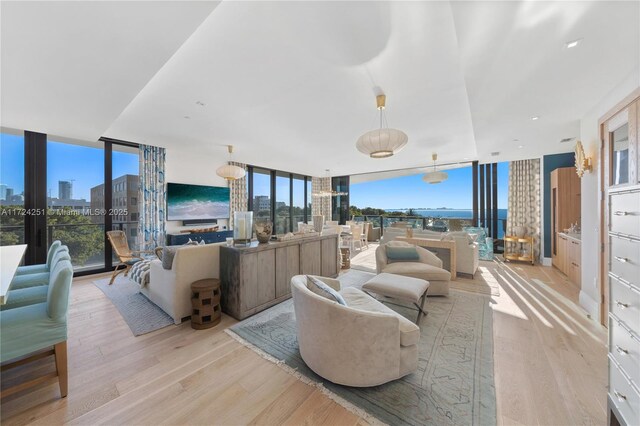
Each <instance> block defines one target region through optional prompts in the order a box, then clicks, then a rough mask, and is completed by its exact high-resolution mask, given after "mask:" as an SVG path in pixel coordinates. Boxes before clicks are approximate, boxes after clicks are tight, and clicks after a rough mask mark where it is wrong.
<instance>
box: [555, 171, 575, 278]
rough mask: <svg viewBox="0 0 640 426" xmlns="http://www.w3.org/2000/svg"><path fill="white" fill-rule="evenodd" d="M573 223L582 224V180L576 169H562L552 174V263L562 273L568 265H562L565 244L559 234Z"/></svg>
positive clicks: (564, 259)
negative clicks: (561, 247) (562, 245)
mask: <svg viewBox="0 0 640 426" xmlns="http://www.w3.org/2000/svg"><path fill="white" fill-rule="evenodd" d="M572 223H578V224H580V178H578V175H577V174H576V169H575V168H573V167H561V168H559V169H555V170H554V171H552V172H551V261H552V263H553V266H555V267H556V268H558V269H560V270H561V271H564V270H567V269H568V265H562V264H561V259H560V258H559V256H560V250H559V248H560V245H561V244H564V242H563V241H560V235H559V234H560V233H561V232H563V231H564V230H565V229H568V228H569V227H570V226H571V224H572ZM562 256H564V255H562ZM567 259H568V258H567V257H564V258H563V259H562V262H566V261H567Z"/></svg>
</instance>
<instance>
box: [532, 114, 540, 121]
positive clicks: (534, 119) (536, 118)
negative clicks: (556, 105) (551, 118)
mask: <svg viewBox="0 0 640 426" xmlns="http://www.w3.org/2000/svg"><path fill="white" fill-rule="evenodd" d="M531 119H532V120H533V121H536V120H539V119H540V117H538V116H537V115H534V116H533V117H531Z"/></svg>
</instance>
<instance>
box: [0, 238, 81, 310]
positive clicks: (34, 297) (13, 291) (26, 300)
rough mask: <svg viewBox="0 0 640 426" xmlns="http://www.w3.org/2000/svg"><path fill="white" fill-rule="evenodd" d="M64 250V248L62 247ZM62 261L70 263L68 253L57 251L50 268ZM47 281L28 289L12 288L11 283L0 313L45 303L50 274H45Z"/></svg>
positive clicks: (0, 306)
mask: <svg viewBox="0 0 640 426" xmlns="http://www.w3.org/2000/svg"><path fill="white" fill-rule="evenodd" d="M63 247H65V248H66V246H63ZM63 260H68V261H69V262H70V261H71V257H69V252H68V251H67V250H59V251H58V252H57V253H56V256H55V257H54V258H53V261H52V263H51V267H52V268H55V267H56V265H57V264H58V262H61V261H63ZM47 274H48V276H47V281H46V282H45V283H44V284H39V283H38V284H35V285H32V286H28V287H20V288H14V285H13V281H12V282H11V286H10V287H9V291H8V292H7V296H6V297H5V303H4V305H0V311H6V310H8V309H15V308H21V307H23V306H27V305H33V304H36V303H42V302H46V301H47V294H48V292H49V280H50V277H51V274H50V273H47Z"/></svg>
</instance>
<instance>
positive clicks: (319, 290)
mask: <svg viewBox="0 0 640 426" xmlns="http://www.w3.org/2000/svg"><path fill="white" fill-rule="evenodd" d="M307 288H308V289H309V290H311V291H312V292H313V293H315V294H317V295H318V296H322V297H324V298H326V299H329V300H331V301H333V302H336V303H339V304H341V305H342V306H347V302H346V301H345V300H344V298H343V297H342V296H341V295H340V293H338V292H337V291H335V290H334V289H332V288H331V287H329V286H328V285H326V284H325V283H323V282H322V281H320V280H319V279H317V278H316V277H313V276H311V275H307Z"/></svg>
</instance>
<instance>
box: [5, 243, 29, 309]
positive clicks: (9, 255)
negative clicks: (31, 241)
mask: <svg viewBox="0 0 640 426" xmlns="http://www.w3.org/2000/svg"><path fill="white" fill-rule="evenodd" d="M26 250H27V245H26V244H16V245H13V246H0V305H4V304H5V303H6V301H7V295H8V293H9V289H10V287H11V281H13V277H14V276H15V275H16V271H17V270H18V266H19V265H20V262H22V258H23V257H24V253H25V251H26Z"/></svg>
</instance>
